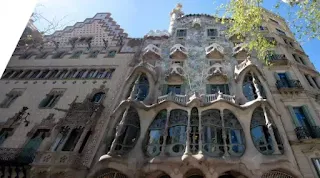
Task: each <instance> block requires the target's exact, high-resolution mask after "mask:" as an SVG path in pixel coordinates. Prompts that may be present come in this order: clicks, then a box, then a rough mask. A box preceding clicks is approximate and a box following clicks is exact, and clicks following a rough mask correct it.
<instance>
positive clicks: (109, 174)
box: [98, 169, 127, 178]
mask: <svg viewBox="0 0 320 178" xmlns="http://www.w3.org/2000/svg"><path fill="white" fill-rule="evenodd" d="M98 178H127V176H126V175H124V174H122V173H121V172H119V171H117V170H114V169H107V170H106V171H105V173H103V174H102V175H100V176H98Z"/></svg>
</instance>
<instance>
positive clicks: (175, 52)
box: [170, 44, 188, 59]
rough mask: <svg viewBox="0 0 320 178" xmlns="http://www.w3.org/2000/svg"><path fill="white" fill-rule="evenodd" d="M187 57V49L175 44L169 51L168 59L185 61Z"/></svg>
mask: <svg viewBox="0 0 320 178" xmlns="http://www.w3.org/2000/svg"><path fill="white" fill-rule="evenodd" d="M187 57H188V51H187V48H186V47H184V46H183V45H181V44H175V45H174V46H173V47H172V48H171V49H170V58H172V59H186V58H187Z"/></svg>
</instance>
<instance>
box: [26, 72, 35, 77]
mask: <svg viewBox="0 0 320 178" xmlns="http://www.w3.org/2000/svg"><path fill="white" fill-rule="evenodd" d="M34 72H35V71H34V70H32V71H31V72H30V74H29V75H28V76H27V77H26V78H27V79H28V78H30V77H31V76H32V75H33V73H34Z"/></svg>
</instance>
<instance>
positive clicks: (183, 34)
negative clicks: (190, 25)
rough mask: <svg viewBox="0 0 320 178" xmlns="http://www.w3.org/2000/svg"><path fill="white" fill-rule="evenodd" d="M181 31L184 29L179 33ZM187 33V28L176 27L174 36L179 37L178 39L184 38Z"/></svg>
mask: <svg viewBox="0 0 320 178" xmlns="http://www.w3.org/2000/svg"><path fill="white" fill-rule="evenodd" d="M181 31H184V33H182V35H180V33H181ZM187 35H188V33H187V29H186V28H178V29H176V35H175V36H176V37H177V38H179V39H184V38H186V37H187Z"/></svg>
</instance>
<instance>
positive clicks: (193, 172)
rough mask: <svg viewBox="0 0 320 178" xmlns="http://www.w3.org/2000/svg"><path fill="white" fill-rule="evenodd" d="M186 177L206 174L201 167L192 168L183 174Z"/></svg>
mask: <svg viewBox="0 0 320 178" xmlns="http://www.w3.org/2000/svg"><path fill="white" fill-rule="evenodd" d="M183 177H184V178H205V176H204V174H203V173H202V171H201V170H199V169H190V170H189V171H187V172H186V173H185V175H184V176H183Z"/></svg>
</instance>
